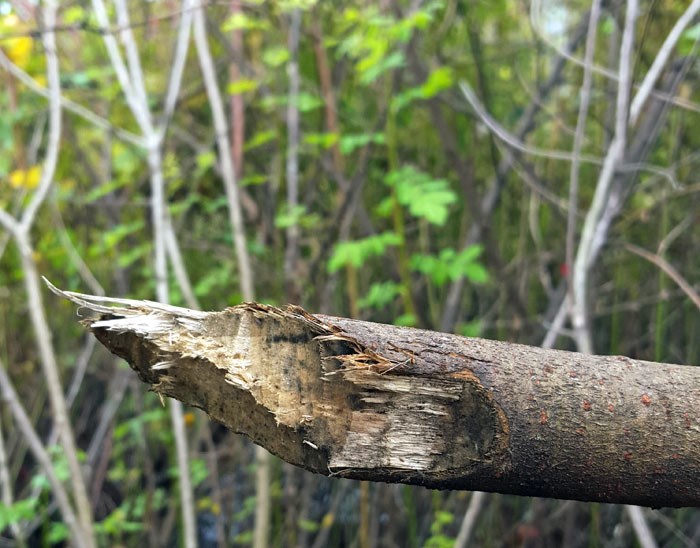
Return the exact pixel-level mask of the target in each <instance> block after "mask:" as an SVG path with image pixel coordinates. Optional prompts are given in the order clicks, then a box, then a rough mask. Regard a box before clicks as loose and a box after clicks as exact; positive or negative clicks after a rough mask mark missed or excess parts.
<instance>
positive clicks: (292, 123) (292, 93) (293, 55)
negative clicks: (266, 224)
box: [284, 9, 301, 302]
mask: <svg viewBox="0 0 700 548" xmlns="http://www.w3.org/2000/svg"><path fill="white" fill-rule="evenodd" d="M300 26H301V10H299V9H295V10H293V11H292V13H291V21H290V27H289V39H288V48H289V52H290V59H289V63H287V75H288V77H289V100H288V104H287V171H286V172H287V207H288V208H289V210H290V211H294V210H295V209H296V208H297V206H298V205H299V107H298V105H297V103H298V101H299V99H298V97H299V85H300V81H299V59H298V56H299V28H300ZM298 256H299V225H298V223H296V222H294V223H291V224H290V225H289V227H287V245H286V248H285V253H284V278H285V284H286V286H287V295H288V297H290V299H288V300H289V302H294V301H297V300H298V292H299V290H298V280H297V276H296V269H297V258H298Z"/></svg>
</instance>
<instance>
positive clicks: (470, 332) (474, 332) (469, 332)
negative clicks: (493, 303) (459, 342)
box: [457, 320, 483, 337]
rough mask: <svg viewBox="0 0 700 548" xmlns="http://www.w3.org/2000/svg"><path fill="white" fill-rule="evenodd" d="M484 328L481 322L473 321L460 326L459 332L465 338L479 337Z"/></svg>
mask: <svg viewBox="0 0 700 548" xmlns="http://www.w3.org/2000/svg"><path fill="white" fill-rule="evenodd" d="M482 327H483V326H482V323H481V320H473V321H471V322H467V323H463V324H460V325H459V327H458V328H457V331H458V333H459V334H460V335H462V336H463V337H478V336H480V335H481V330H482Z"/></svg>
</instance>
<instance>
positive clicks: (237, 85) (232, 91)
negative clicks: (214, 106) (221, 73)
mask: <svg viewBox="0 0 700 548" xmlns="http://www.w3.org/2000/svg"><path fill="white" fill-rule="evenodd" d="M259 86H260V82H258V81H257V80H252V79H250V78H241V79H240V80H236V81H235V82H229V84H228V85H227V86H226V93H228V94H229V95H240V94H243V93H247V92H250V91H255V90H256V89H258V87H259Z"/></svg>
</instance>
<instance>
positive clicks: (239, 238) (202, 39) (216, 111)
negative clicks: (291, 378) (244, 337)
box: [194, 9, 254, 301]
mask: <svg viewBox="0 0 700 548" xmlns="http://www.w3.org/2000/svg"><path fill="white" fill-rule="evenodd" d="M194 42H195V45H196V47H197V55H198V56H199V64H200V67H201V70H202V77H203V79H204V86H205V87H206V90H207V96H208V97H209V104H210V105H211V110H212V118H213V122H214V128H215V132H216V144H217V149H218V151H219V161H220V164H221V175H222V177H223V180H224V187H225V189H226V198H227V200H228V210H229V217H230V221H231V228H232V231H233V241H234V246H235V249H236V259H237V260H238V272H239V275H240V278H241V292H242V294H243V299H244V300H246V301H252V300H254V289H253V275H252V272H251V268H250V258H249V256H248V250H247V247H246V241H245V232H244V227H243V214H242V212H241V204H240V199H239V193H238V186H237V185H236V172H235V170H234V166H233V161H232V159H231V153H230V151H231V147H230V145H229V138H228V127H227V126H228V124H227V123H226V114H225V112H224V103H223V101H222V99H221V92H220V91H219V85H218V83H217V81H216V70H215V68H214V61H213V60H212V56H211V52H210V51H209V44H207V31H206V27H205V24H204V11H203V10H202V9H199V10H197V11H196V12H195V14H194Z"/></svg>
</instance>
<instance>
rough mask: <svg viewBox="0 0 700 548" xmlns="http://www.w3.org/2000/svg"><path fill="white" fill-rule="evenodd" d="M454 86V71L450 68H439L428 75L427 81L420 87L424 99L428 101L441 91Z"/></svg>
mask: <svg viewBox="0 0 700 548" xmlns="http://www.w3.org/2000/svg"><path fill="white" fill-rule="evenodd" d="M453 85H454V71H453V70H452V69H451V68H450V67H440V68H438V69H435V70H434V71H433V72H431V73H430V76H428V79H427V80H426V81H425V83H424V84H423V85H422V86H421V92H422V96H423V98H424V99H430V98H431V97H434V96H435V95H437V94H438V93H440V92H441V91H443V90H446V89H449V88H451V87H452V86H453Z"/></svg>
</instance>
